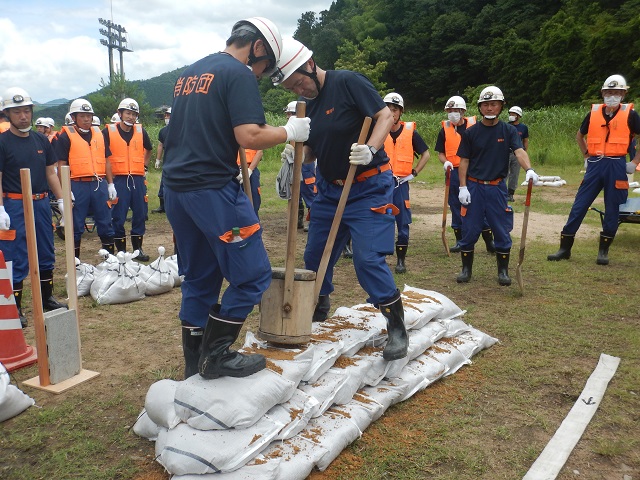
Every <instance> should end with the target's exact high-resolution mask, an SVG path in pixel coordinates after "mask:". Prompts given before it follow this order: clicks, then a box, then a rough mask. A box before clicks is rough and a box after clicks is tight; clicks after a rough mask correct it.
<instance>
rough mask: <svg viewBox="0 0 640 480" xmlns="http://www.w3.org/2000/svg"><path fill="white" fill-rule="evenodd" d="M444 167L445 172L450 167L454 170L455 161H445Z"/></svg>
mask: <svg viewBox="0 0 640 480" xmlns="http://www.w3.org/2000/svg"><path fill="white" fill-rule="evenodd" d="M442 168H444V171H445V172H446V171H447V170H449V169H451V170H453V163H451V162H450V161H449V160H447V161H446V162H444V165H442Z"/></svg>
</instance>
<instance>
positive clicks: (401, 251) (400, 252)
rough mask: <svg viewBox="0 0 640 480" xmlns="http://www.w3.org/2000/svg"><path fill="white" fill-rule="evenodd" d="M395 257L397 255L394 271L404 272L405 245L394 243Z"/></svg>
mask: <svg viewBox="0 0 640 480" xmlns="http://www.w3.org/2000/svg"><path fill="white" fill-rule="evenodd" d="M396 257H398V264H397V265H396V273H405V272H406V271H407V267H406V265H405V263H404V261H405V258H406V257H407V245H396Z"/></svg>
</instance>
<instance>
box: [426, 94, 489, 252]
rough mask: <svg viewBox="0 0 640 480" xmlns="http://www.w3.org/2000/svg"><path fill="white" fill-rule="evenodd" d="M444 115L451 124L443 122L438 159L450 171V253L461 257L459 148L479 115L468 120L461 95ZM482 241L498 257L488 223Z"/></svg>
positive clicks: (484, 226)
mask: <svg viewBox="0 0 640 480" xmlns="http://www.w3.org/2000/svg"><path fill="white" fill-rule="evenodd" d="M444 111H445V112H447V120H443V121H442V128H441V129H440V132H438V138H437V140H436V147H435V150H436V152H438V159H439V160H440V162H441V163H442V165H443V168H444V171H445V175H446V172H447V170H449V171H450V172H449V198H448V200H447V203H448V204H449V208H450V210H451V228H452V229H453V234H454V235H455V237H456V244H455V245H454V246H453V247H451V248H450V249H449V250H450V251H451V252H453V253H458V252H459V251H460V240H462V215H461V210H462V204H461V203H460V200H459V198H458V194H459V188H460V177H459V175H458V167H459V166H460V157H459V156H458V147H459V146H460V139H461V138H462V137H461V135H462V132H464V131H465V130H466V129H467V128H469V127H471V126H473V125H475V123H476V117H475V115H474V116H472V117H465V116H464V114H465V113H466V111H467V102H465V101H464V98H462V97H460V96H458V95H454V96H453V97H451V98H449V100H447V103H445V105H444ZM482 239H483V240H484V242H485V245H486V247H487V252H488V253H496V249H495V246H494V245H493V233H492V232H491V227H489V224H488V223H487V220H486V219H485V221H484V224H483V226H482Z"/></svg>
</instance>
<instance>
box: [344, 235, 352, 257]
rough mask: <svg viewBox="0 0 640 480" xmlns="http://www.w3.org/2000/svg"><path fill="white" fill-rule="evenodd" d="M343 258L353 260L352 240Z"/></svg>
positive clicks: (345, 249) (345, 247)
mask: <svg viewBox="0 0 640 480" xmlns="http://www.w3.org/2000/svg"><path fill="white" fill-rule="evenodd" d="M342 256H343V257H344V258H353V249H352V248H351V239H349V241H348V242H347V244H346V245H345V246H344V250H342Z"/></svg>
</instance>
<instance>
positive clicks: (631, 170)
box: [625, 162, 637, 175]
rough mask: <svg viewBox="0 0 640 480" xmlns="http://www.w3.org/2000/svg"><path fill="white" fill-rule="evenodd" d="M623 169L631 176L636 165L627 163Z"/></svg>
mask: <svg viewBox="0 0 640 480" xmlns="http://www.w3.org/2000/svg"><path fill="white" fill-rule="evenodd" d="M625 167H626V169H627V173H628V174H629V175H631V174H632V173H635V171H636V167H637V165H636V164H635V163H633V162H629V163H627V164H626V165H625Z"/></svg>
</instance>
